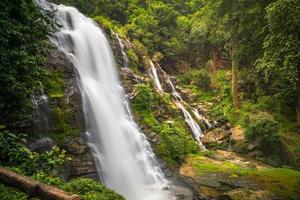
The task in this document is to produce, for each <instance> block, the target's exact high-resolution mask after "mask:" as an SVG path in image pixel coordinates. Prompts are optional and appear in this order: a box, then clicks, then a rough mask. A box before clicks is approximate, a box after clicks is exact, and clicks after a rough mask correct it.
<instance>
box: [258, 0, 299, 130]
mask: <svg viewBox="0 0 300 200" xmlns="http://www.w3.org/2000/svg"><path fill="white" fill-rule="evenodd" d="M266 11H267V13H266V20H267V25H266V30H267V37H266V38H265V40H264V43H263V48H264V55H263V57H262V58H261V59H260V60H259V61H258V65H257V68H258V70H260V71H261V72H262V73H263V74H264V75H265V79H266V81H267V82H268V83H270V84H271V85H272V87H273V88H275V93H277V95H276V96H277V97H279V99H280V98H284V99H283V101H284V102H291V101H292V102H291V103H292V104H293V105H294V106H295V108H296V109H295V110H296V113H297V123H298V124H299V125H300V53H299V49H300V39H299V35H300V1H298V0H278V1H276V2H274V3H272V4H270V5H269V6H268V7H267V9H266ZM287 94H288V95H287ZM294 100H296V101H294Z"/></svg>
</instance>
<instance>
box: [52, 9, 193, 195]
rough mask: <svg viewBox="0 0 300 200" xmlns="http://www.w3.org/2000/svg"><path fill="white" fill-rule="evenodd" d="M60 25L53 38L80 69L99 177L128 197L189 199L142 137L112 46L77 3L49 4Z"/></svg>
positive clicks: (87, 124)
mask: <svg viewBox="0 0 300 200" xmlns="http://www.w3.org/2000/svg"><path fill="white" fill-rule="evenodd" d="M53 6H54V8H55V9H56V10H57V14H56V17H57V19H58V21H59V23H60V24H61V25H62V27H61V28H60V31H59V32H58V33H56V34H55V36H54V37H53V38H52V41H53V42H54V43H55V44H56V45H57V46H58V47H59V49H61V50H62V51H64V53H65V54H66V55H67V56H68V58H69V59H70V60H71V61H72V62H73V64H74V66H75V67H76V69H77V71H78V76H79V77H78V79H79V80H78V82H79V85H80V88H81V92H82V100H83V109H84V113H85V121H86V129H87V132H86V137H87V140H88V144H89V146H90V148H91V149H92V151H93V155H94V158H95V163H96V165H97V169H98V172H99V177H100V179H101V181H102V182H103V183H104V184H105V185H107V186H108V187H110V188H112V189H114V190H115V191H117V192H119V193H121V194H122V195H124V196H125V198H126V199H127V200H173V199H176V197H175V196H176V194H178V192H180V194H183V193H184V194H185V195H186V196H189V197H188V198H190V199H191V198H192V197H191V196H192V195H191V192H190V191H188V190H186V189H184V188H180V187H175V186H173V185H172V184H170V183H169V181H167V180H166V178H165V177H164V174H163V173H162V171H161V169H160V167H159V165H158V163H157V160H156V158H155V155H154V153H153V151H152V149H151V146H150V144H149V143H148V141H147V139H146V137H145V136H144V135H143V133H141V132H140V130H139V128H138V126H137V125H136V124H135V122H134V121H133V120H132V116H131V112H130V109H129V106H128V102H127V101H126V98H125V95H124V91H123V88H122V86H121V84H120V81H119V79H118V75H117V70H116V66H115V61H114V57H113V54H112V51H111V47H110V45H109V43H108V41H107V39H106V37H105V35H104V33H103V32H102V30H101V29H100V28H98V26H97V25H96V24H95V23H94V22H93V21H92V20H91V19H89V18H86V17H85V16H83V15H82V14H81V13H79V12H78V11H77V10H76V9H75V8H72V7H66V6H63V5H59V6H56V5H53Z"/></svg>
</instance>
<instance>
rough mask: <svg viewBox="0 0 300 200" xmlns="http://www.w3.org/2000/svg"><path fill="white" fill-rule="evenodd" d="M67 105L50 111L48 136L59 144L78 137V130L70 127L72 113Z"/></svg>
mask: <svg viewBox="0 0 300 200" xmlns="http://www.w3.org/2000/svg"><path fill="white" fill-rule="evenodd" d="M71 111H72V110H71V109H70V108H69V105H66V104H64V105H60V107H59V106H58V107H55V108H53V109H52V114H53V123H52V127H51V132H50V135H51V137H52V138H53V139H54V140H55V141H56V142H58V143H61V142H62V141H63V140H64V139H65V138H67V137H79V136H80V133H81V131H80V129H79V128H74V127H72V126H71V124H72V122H71V120H72V115H74V113H72V112H71Z"/></svg>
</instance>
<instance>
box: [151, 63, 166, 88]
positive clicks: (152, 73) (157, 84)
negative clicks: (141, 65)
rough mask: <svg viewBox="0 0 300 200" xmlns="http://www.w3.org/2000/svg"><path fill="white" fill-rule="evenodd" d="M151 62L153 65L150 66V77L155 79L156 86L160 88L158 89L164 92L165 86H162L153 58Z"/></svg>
mask: <svg viewBox="0 0 300 200" xmlns="http://www.w3.org/2000/svg"><path fill="white" fill-rule="evenodd" d="M149 62H150V67H151V68H150V77H151V78H152V79H153V81H154V84H155V86H156V88H157V89H158V91H160V92H163V88H162V86H161V83H160V81H159V78H158V75H157V69H156V67H155V66H154V64H153V62H152V61H151V60H149Z"/></svg>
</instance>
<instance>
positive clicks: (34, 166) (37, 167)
mask: <svg viewBox="0 0 300 200" xmlns="http://www.w3.org/2000/svg"><path fill="white" fill-rule="evenodd" d="M25 143H26V135H23V134H19V135H15V134H12V133H10V132H8V131H2V132H0V160H1V161H3V163H2V164H6V165H8V166H17V168H18V171H20V172H22V173H24V174H26V175H32V174H34V173H36V172H38V171H43V172H46V173H49V174H50V173H53V174H57V173H58V172H59V170H60V169H61V168H62V167H63V164H64V161H65V152H64V151H61V150H60V149H59V148H58V147H54V148H53V149H52V150H51V151H49V152H46V153H43V154H38V153H36V152H32V151H30V150H29V149H28V148H27V147H26V146H25V145H24V144H25Z"/></svg>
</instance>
